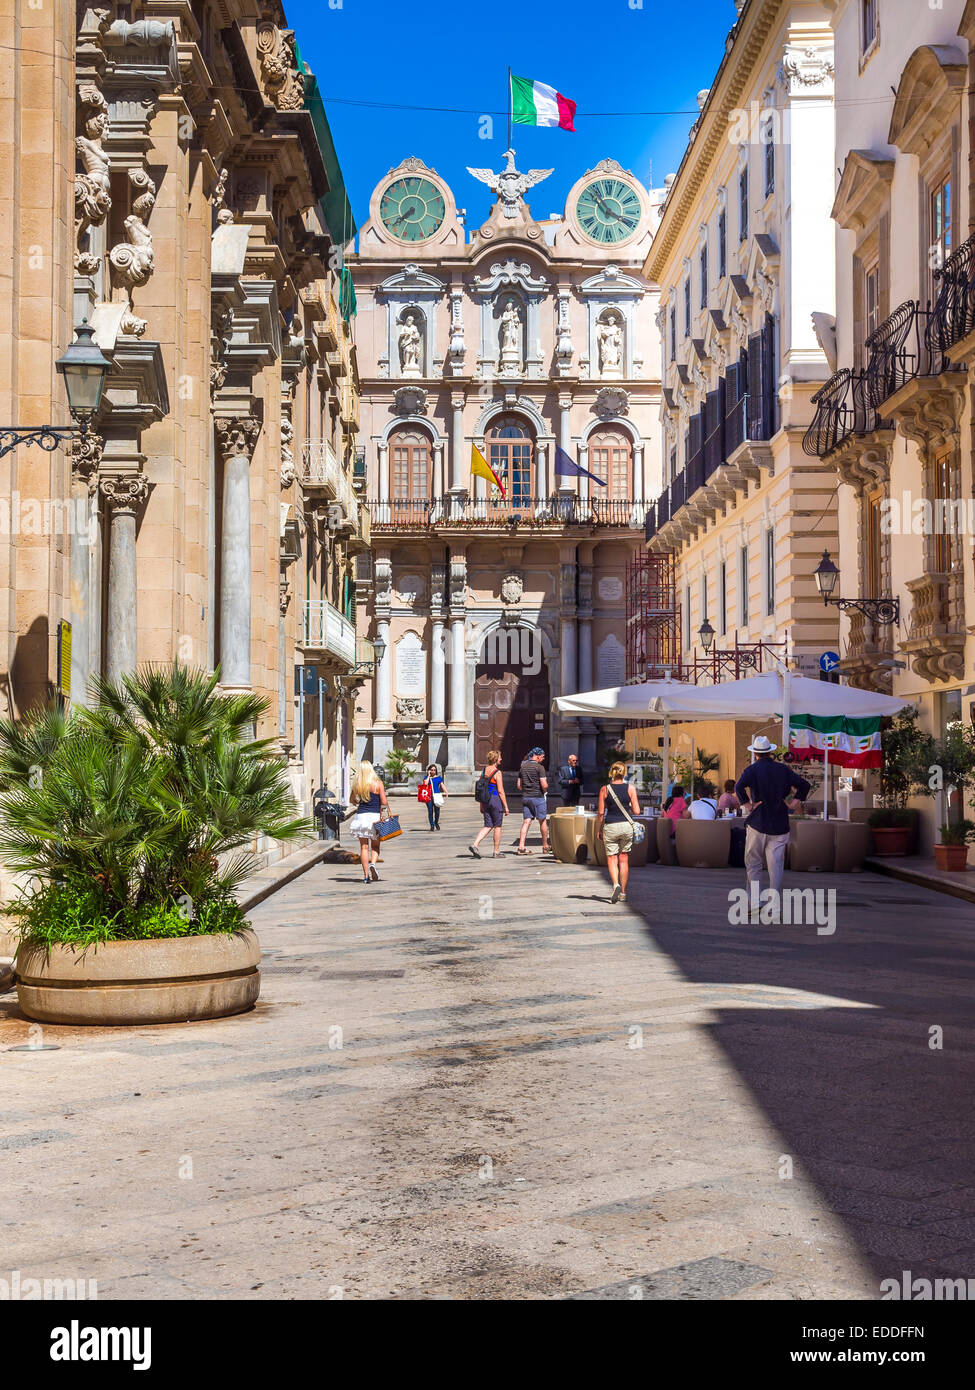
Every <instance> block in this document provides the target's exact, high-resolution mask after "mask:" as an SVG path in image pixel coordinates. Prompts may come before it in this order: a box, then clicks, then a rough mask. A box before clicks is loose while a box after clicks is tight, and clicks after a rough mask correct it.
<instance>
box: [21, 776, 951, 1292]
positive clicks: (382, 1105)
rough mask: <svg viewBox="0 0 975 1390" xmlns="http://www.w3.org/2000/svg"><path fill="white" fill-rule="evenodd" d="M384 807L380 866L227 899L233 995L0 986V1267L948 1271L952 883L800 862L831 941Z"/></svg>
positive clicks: (577, 1286)
mask: <svg viewBox="0 0 975 1390" xmlns="http://www.w3.org/2000/svg"><path fill="white" fill-rule="evenodd" d="M401 804H402V806H403V809H404V819H405V821H406V823H407V825H408V827H409V828H408V830H407V833H406V834H404V835H403V837H402V838H400V839H399V840H397V841H396V842H394V843H393V844H392V845H391V846H389V847H388V848H387V850H386V854H385V860H386V862H385V864H384V865H383V866H382V867H381V872H382V873H383V880H382V882H381V883H379V884H374V885H372V886H370V887H369V888H365V887H363V886H361V884H360V882H359V873H358V868H357V867H352V866H342V865H335V864H332V865H320V866H317V867H315V868H313V869H311V870H310V871H309V872H308V873H307V874H305V875H304V876H303V877H302V878H300V879H298V880H297V881H296V882H295V883H293V884H291V885H290V886H288V887H286V888H284V889H282V890H281V891H280V892H279V893H277V894H275V895H274V896H273V897H271V898H270V899H268V901H266V902H265V903H263V904H262V905H261V906H260V907H259V908H257V909H256V910H255V911H254V913H253V921H254V924H255V926H256V927H257V930H258V931H259V933H260V937H261V941H262V944H263V946H264V951H265V963H264V983H263V991H262V996H261V1001H260V1003H259V1005H258V1007H257V1009H256V1011H255V1012H253V1013H251V1014H249V1015H244V1016H240V1017H237V1018H234V1019H229V1020H225V1021H222V1022H214V1023H204V1024H193V1025H185V1026H183V1025H173V1026H169V1027H165V1028H159V1029H155V1030H152V1029H131V1030H111V1031H109V1030H104V1031H103V1030H94V1029H93V1030H88V1031H81V1030H73V1029H67V1028H54V1027H50V1028H46V1029H45V1030H44V1033H43V1039H44V1041H45V1042H47V1043H55V1044H58V1046H59V1048H60V1050H59V1051H37V1052H33V1053H32V1052H13V1051H9V1050H7V1049H9V1048H11V1047H12V1046H14V1045H16V1044H20V1043H24V1042H26V1041H28V1037H29V1027H30V1025H28V1023H27V1022H26V1021H25V1020H24V1019H23V1018H22V1017H21V1016H20V1014H19V1013H18V1010H17V1007H16V1000H15V996H14V995H13V994H8V995H6V996H5V997H4V998H3V999H2V1000H0V1049H2V1050H0V1061H2V1066H3V1077H2V1084H3V1093H4V1111H5V1113H4V1118H3V1123H2V1128H0V1149H3V1151H4V1153H3V1167H4V1183H3V1188H2V1197H0V1220H2V1223H3V1229H4V1233H5V1240H4V1249H5V1253H4V1256H3V1264H4V1267H5V1269H6V1270H14V1269H19V1270H20V1271H21V1273H22V1276H23V1277H27V1276H28V1275H31V1276H34V1277H55V1276H59V1275H60V1276H63V1277H68V1276H74V1277H76V1278H86V1279H92V1278H94V1279H97V1281H98V1288H99V1296H100V1297H101V1298H113V1297H135V1298H144V1297H162V1298H194V1297H204V1298H221V1297H245V1298H254V1299H263V1298H274V1297H284V1298H302V1297H328V1296H329V1295H330V1294H331V1295H332V1296H336V1294H337V1291H338V1290H342V1292H343V1294H344V1296H345V1297H349V1298H383V1297H418V1298H453V1299H478V1298H488V1299H537V1298H565V1297H588V1298H632V1297H635V1296H639V1292H642V1295H643V1296H644V1297H648V1298H658V1299H659V1298H675V1297H682V1298H722V1297H723V1298H729V1297H730V1298H745V1299H752V1298H763V1299H764V1298H784V1299H809V1298H824V1297H833V1296H851V1295H852V1296H858V1297H867V1298H876V1297H877V1296H878V1282H879V1280H880V1279H881V1278H883V1277H889V1276H893V1277H897V1278H900V1274H901V1271H902V1270H904V1269H909V1270H911V1271H913V1273H914V1274H915V1275H920V1274H927V1275H929V1276H931V1275H934V1274H937V1275H949V1274H953V1275H955V1276H961V1277H967V1276H968V1275H969V1274H971V1273H972V1269H973V1259H972V1256H973V1253H975V1174H973V1170H972V1159H971V1155H970V1138H971V1134H972V1131H973V1128H975V1125H973V1121H972V1120H971V1118H970V1116H969V1105H968V1098H969V1096H970V1094H971V1088H972V1081H973V1073H975V1031H973V1024H972V1007H971V999H972V979H973V973H975V946H973V936H975V933H973V921H972V909H971V907H970V906H969V905H967V904H965V903H963V902H958V901H955V900H953V899H951V898H947V897H943V896H937V895H935V894H933V893H929V892H927V891H926V890H924V889H921V888H915V887H913V886H910V885H907V884H903V883H898V882H895V881H893V880H890V879H885V878H880V877H877V876H874V875H869V874H864V875H856V876H822V877H817V878H816V879H814V880H813V883H814V886H815V887H821V888H830V887H833V888H836V890H837V894H838V927H837V931H836V933H835V935H833V936H818V935H817V934H816V931H815V928H814V927H792V928H788V927H781V928H772V927H769V928H762V927H733V926H730V925H729V924H728V921H727V891H728V888H729V887H737V886H739V885H740V882H741V875H740V874H738V873H737V872H735V871H728V872H704V871H701V872H691V871H686V870H680V869H663V868H660V867H658V866H654V867H651V868H647V869H643V870H638V871H635V874H634V878H633V881H632V891H631V895H630V901H629V903H628V904H622V905H620V906H618V907H611V906H610V905H609V904H608V902H607V888H606V879H605V876H604V874H602V873H600V872H599V871H596V870H593V869H589V868H584V867H567V866H564V865H559V864H556V863H554V862H548V861H543V860H542V859H541V858H540V857H539V856H538V854H537V850H538V842H537V837H535V847H536V855H535V856H533V857H532V858H530V859H518V858H516V857H515V856H514V854H513V853H512V852H510V850H509V852H508V853H507V854H506V857H505V859H504V860H503V861H493V860H491V859H485V860H483V861H482V862H480V863H475V862H474V861H473V860H472V859H471V858H470V857H469V856H468V855H466V852H465V848H464V847H465V846H466V844H467V842H468V841H469V839H470V838H471V831H472V828H473V827H474V825H475V823H476V816H475V811H474V807H473V803H472V801H470V800H469V799H467V798H460V797H455V798H453V799H452V800H450V801H449V802H448V803H447V806H446V808H445V811H444V830H443V832H442V833H441V834H439V835H432V834H430V833H429V831H428V830H427V828H426V825H425V817H424V813H423V809H422V808H421V807H419V806H417V805H416V803H412V802H404V803H401ZM515 828H516V822H515V821H509V822H508V825H507V829H506V835H505V842H506V845H510V844H511V842H512V840H513V838H514V831H515ZM786 886H788V877H787V883H786ZM936 1026H937V1027H940V1028H943V1030H944V1038H943V1048H942V1049H940V1050H937V1049H932V1048H931V1047H930V1046H929V1030H930V1029H931V1028H933V1027H936ZM339 1029H340V1030H341V1034H340V1035H339V1033H338V1032H337V1031H336V1030H339ZM339 1043H341V1047H339V1046H338V1044H339ZM641 1044H642V1045H641ZM966 1149H967V1150H968V1151H967V1152H966ZM790 1164H791V1175H790ZM637 1289H638V1290H639V1292H634V1290H637Z"/></svg>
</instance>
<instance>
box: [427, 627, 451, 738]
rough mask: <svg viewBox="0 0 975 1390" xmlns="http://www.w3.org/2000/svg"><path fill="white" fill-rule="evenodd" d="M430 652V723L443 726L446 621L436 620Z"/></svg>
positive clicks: (445, 674)
mask: <svg viewBox="0 0 975 1390" xmlns="http://www.w3.org/2000/svg"><path fill="white" fill-rule="evenodd" d="M431 641H432V647H431V652H430V723H431V724H436V725H439V726H441V727H442V726H443V725H444V724H445V722H446V713H447V703H446V696H447V663H446V656H445V652H444V621H443V618H439V617H438V618H434V620H433V635H432V638H431Z"/></svg>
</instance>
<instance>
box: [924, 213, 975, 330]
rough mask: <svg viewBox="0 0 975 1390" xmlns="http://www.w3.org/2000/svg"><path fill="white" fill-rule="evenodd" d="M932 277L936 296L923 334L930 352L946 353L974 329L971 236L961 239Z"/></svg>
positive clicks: (974, 254) (973, 245) (974, 243)
mask: <svg viewBox="0 0 975 1390" xmlns="http://www.w3.org/2000/svg"><path fill="white" fill-rule="evenodd" d="M934 278H935V280H936V281H937V283H938V297H937V299H936V300H935V302H934V308H933V309H932V310H931V316H930V318H929V319H928V325H927V328H926V330H925V335H924V336H925V341H926V343H927V346H928V348H929V349H930V350H931V351H932V352H947V350H948V348H950V347H952V346H953V345H954V344H955V343H958V342H961V340H962V338H967V336H968V334H969V333H971V332H972V330H973V329H975V237H969V238H968V240H967V241H965V242H962V244H961V246H959V248H958V250H957V251H954V252H952V254H951V255H950V256H949V257H948V259H947V260H946V261H945V263H944V265H943V266H942V267H941V269H940V270H938V271H936V272H935V276H934Z"/></svg>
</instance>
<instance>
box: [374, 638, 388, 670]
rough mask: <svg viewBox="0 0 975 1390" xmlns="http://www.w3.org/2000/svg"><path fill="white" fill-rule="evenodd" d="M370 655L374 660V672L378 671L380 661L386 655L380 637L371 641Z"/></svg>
mask: <svg viewBox="0 0 975 1390" xmlns="http://www.w3.org/2000/svg"><path fill="white" fill-rule="evenodd" d="M372 654H373V657H374V658H375V662H376V670H377V671H378V670H379V667H380V665H381V664H382V659H383V657H384V656H385V655H386V643H385V642H384V641H383V639H382V638H381V637H374V638H373V639H372Z"/></svg>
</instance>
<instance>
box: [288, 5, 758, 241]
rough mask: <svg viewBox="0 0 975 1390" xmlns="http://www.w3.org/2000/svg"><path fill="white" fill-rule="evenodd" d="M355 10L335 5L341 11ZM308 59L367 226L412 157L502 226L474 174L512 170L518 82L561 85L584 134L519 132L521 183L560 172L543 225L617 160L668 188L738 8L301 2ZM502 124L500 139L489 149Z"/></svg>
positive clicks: (542, 210)
mask: <svg viewBox="0 0 975 1390" xmlns="http://www.w3.org/2000/svg"><path fill="white" fill-rule="evenodd" d="M338 3H339V0H332V4H336V5H337V4H338ZM285 4H286V13H287V16H288V22H289V24H290V25H291V26H292V28H293V29H294V30H295V33H296V35H297V39H298V44H299V47H300V49H301V52H302V56H303V57H304V58H305V60H306V61H307V63H308V65H309V66H310V67H311V68H312V70H313V71H314V73H315V75H316V76H317V78H318V83H319V87H320V88H321V92H322V96H323V98H324V100H325V110H326V112H327V114H328V119H329V124H330V125H331V128H332V134H333V136H334V138H335V144H336V149H337V151H338V155H339V159H340V161H341V164H342V170H343V173H344V175H345V179H346V183H347V186H348V189H349V196H350V198H351V200H352V205H353V209H354V212H355V215H356V219H357V221H358V223H359V225H360V226H361V225H362V223H363V222H364V221H365V220H366V217H367V215H368V209H369V195H370V193H371V192H372V189H373V187H374V186H375V185H376V184H377V183H378V182H379V180H380V179H381V178H382V176H383V175H384V174H385V173H386V171H387V169H389V168H391V167H392V166H393V165H395V164H398V163H399V162H400V160H401V159H404V158H405V157H406V156H407V155H417V156H419V157H420V158H421V159H423V160H424V161H425V162H426V163H427V164H430V165H432V166H433V167H434V168H435V169H436V170H437V171H438V173H439V174H441V175H442V177H443V178H445V179H446V180H447V182H448V183H449V184H450V186H451V187H452V189H453V191H454V194H455V196H456V198H457V202H458V205H459V206H460V207H463V208H466V209H467V226H468V227H477V226H479V225H480V224H481V222H483V221H484V219H485V218H486V217H487V214H488V211H489V209H490V205H491V202H492V198H493V195H492V194H491V192H490V190H489V189H487V188H485V187H484V186H483V185H482V184H479V183H477V182H475V180H474V179H472V178H471V177H470V176H469V175H468V173H467V172H466V166H467V165H473V166H481V167H484V166H488V165H490V166H491V167H492V168H494V169H500V168H502V167H503V164H504V160H503V158H502V156H503V153H504V150H505V148H506V144H507V122H506V116H505V114H504V113H505V111H506V109H507V70H508V65H509V63H510V65H511V68H512V71H513V72H514V73H515V74H516V75H517V76H520V77H529V78H534V79H536V80H539V81H542V82H548V83H550V84H551V85H552V86H554V87H556V88H557V89H558V90H559V91H560V92H562V93H563V94H564V95H565V96H568V97H570V98H572V99H573V100H574V101H575V102H576V103H577V105H578V111H577V113H576V133H574V134H571V133H568V132H566V131H561V130H545V129H534V128H531V127H527V126H515V127H514V128H513V135H512V141H513V144H514V147H515V149H516V151H517V162H518V167H519V168H520V169H527V168H546V169H547V168H554V169H555V173H554V174H553V175H552V177H551V178H550V179H548V180H547V181H546V182H545V183H544V184H543V185H542V186H541V187H540V188H539V189H537V190H535V191H534V195H533V197H532V198H531V199H530V202H531V207H532V211H533V212H534V213H535V215H536V217H540V218H541V217H546V216H548V214H549V213H552V212H561V211H562V209H563V207H564V204H565V197H566V194H567V193H568V191H569V189H570V188H571V187H572V185H573V183H575V181H576V179H577V178H579V176H580V175H581V174H583V173H584V172H585V171H586V169H589V168H592V166H593V165H594V164H596V163H597V161H598V160H600V159H603V158H606V157H607V156H609V157H611V158H613V159H618V160H619V162H620V163H621V164H622V165H623V166H624V168H627V169H632V171H633V173H634V174H635V175H637V177H638V178H640V179H641V180H642V181H643V183H647V182H648V181H649V177H650V167H651V161H652V167H653V182H654V184H655V185H656V186H657V187H660V186H661V185H662V183H663V178H664V175H665V174H667V173H671V172H673V171H675V170H676V168H677V165H678V164H679V162H680V159H681V156H682V154H683V152H684V149H685V146H686V143H687V132H688V129H689V127H690V125H691V122H692V121H693V119H694V117H693V115H692V114H685V115H660V116H656V115H645V116H644V115H641V116H632V115H631V116H622V117H620V116H601V115H596V114H593V115H588V114H587V113H588V112H592V113H596V112H650V111H681V112H695V111H696V109H697V102H696V97H697V93H698V91H700V90H701V89H702V88H703V87H707V86H709V85H710V83H711V80H712V78H713V76H714V73H715V72H716V71H717V67H718V64H719V63H720V61H721V57H722V55H723V53H724V41H725V36H726V35H727V33H728V30H729V29H730V28H731V27H732V24H733V23H734V20H735V7H734V4H733V0H696V3H695V4H694V5H693V7H692V6H691V5H689V4H687V3H686V0H685V3H683V4H682V3H680V0H676V2H675V3H669V4H661V3H659V0H643V7H642V9H641V8H631V5H634V6H635V5H637V4H638V0H560V3H553V0H484V3H482V4H479V5H476V4H472V3H470V0H467V3H464V0H453V2H452V3H451V0H412V3H410V2H409V0H398V3H396V2H395V0H341V8H335V9H332V8H329V0H285ZM339 99H346V100H350V101H372V102H394V103H397V104H401V105H408V106H435V107H462V108H465V110H467V109H469V110H470V111H471V112H472V113H473V114H461V115H448V114H444V113H440V112H425V111H403V110H386V109H371V108H369V107H363V106H352V105H344V104H342V101H341V100H339ZM492 112H500V113H502V114H497V115H494V117H493V121H494V129H493V139H481V138H479V135H478V130H479V117H480V116H481V115H483V114H491V113H492Z"/></svg>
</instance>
